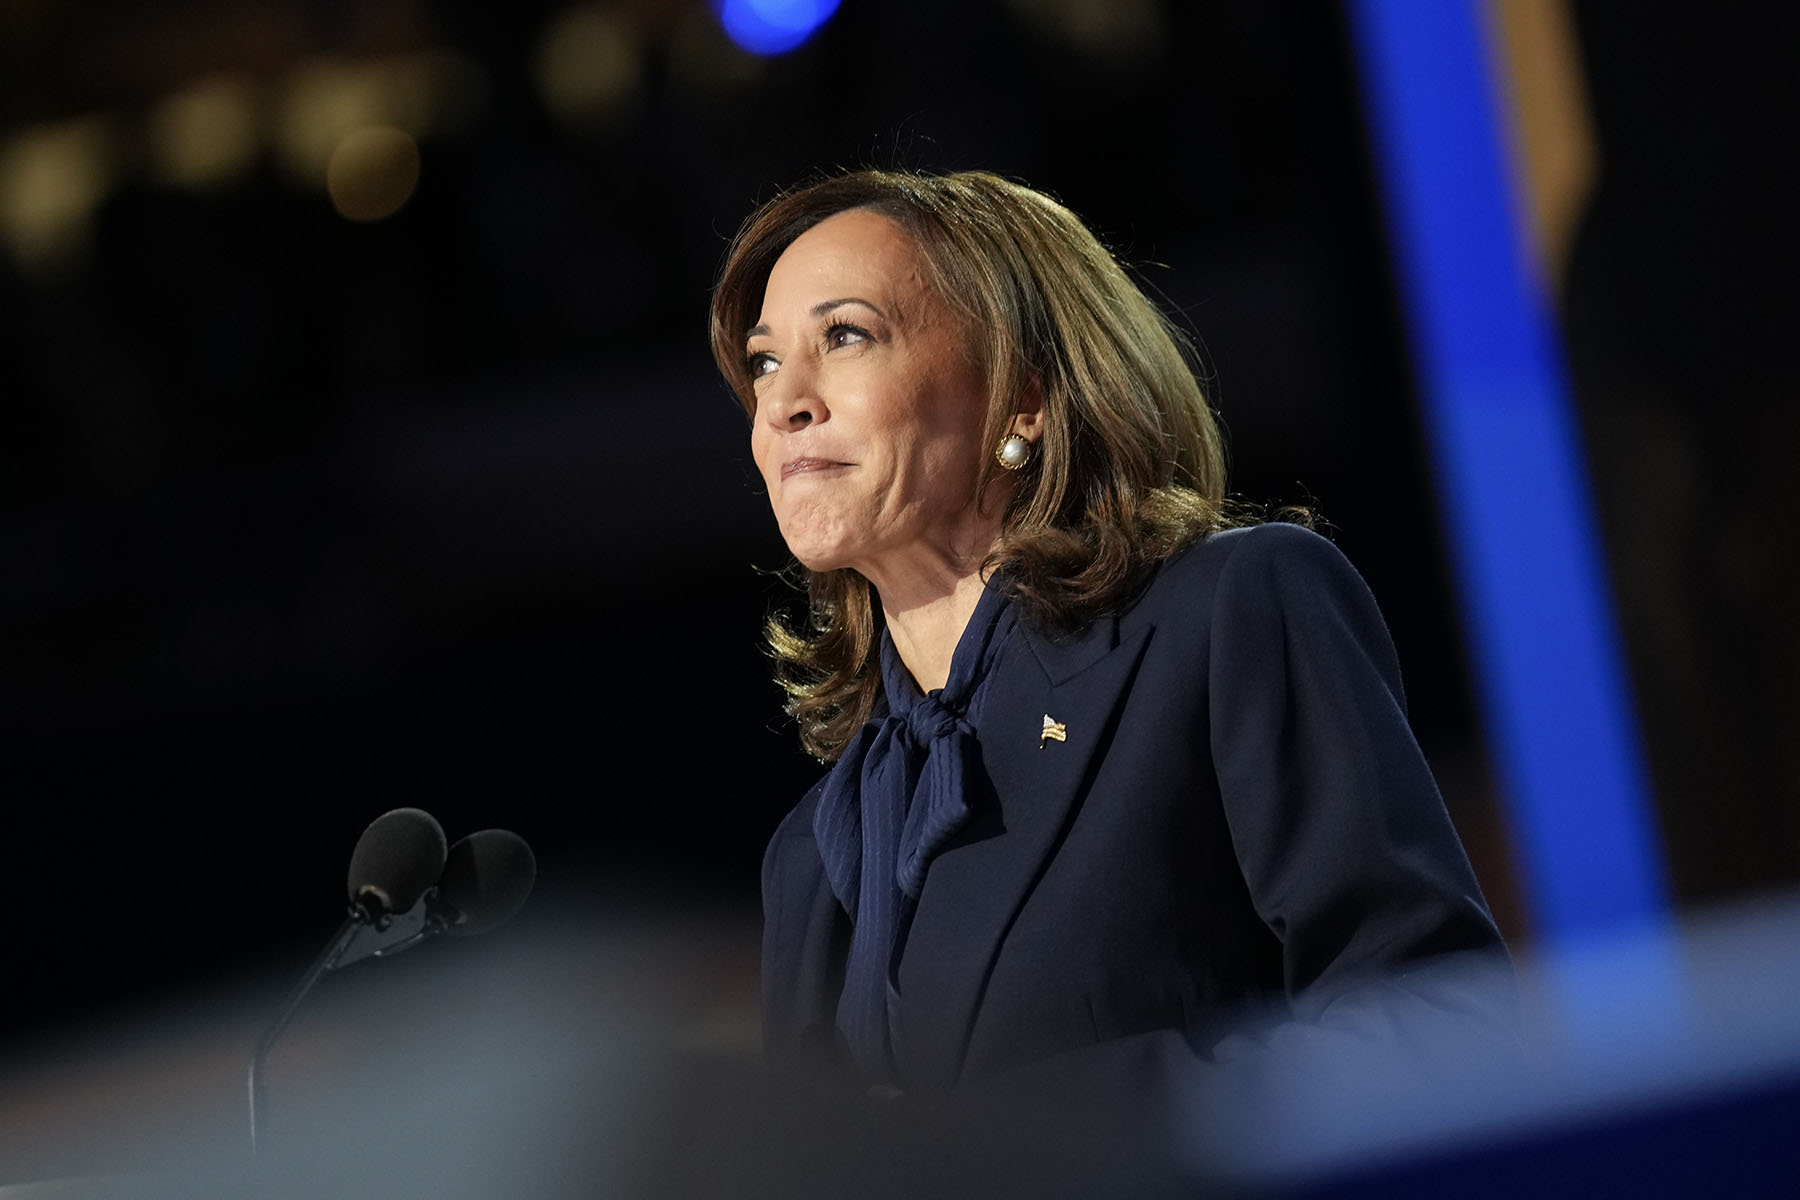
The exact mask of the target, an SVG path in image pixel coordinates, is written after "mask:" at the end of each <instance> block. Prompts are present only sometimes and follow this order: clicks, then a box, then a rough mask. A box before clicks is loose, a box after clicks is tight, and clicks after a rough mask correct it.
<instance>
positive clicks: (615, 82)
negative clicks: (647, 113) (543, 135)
mask: <svg viewBox="0 0 1800 1200" xmlns="http://www.w3.org/2000/svg"><path fill="white" fill-rule="evenodd" d="M640 41H641V39H640V38H639V36H638V34H637V31H636V29H635V28H633V26H632V24H631V23H630V22H629V21H628V20H627V19H626V18H625V17H624V16H622V15H621V14H620V13H618V12H617V11H615V10H613V9H612V8H610V7H607V6H604V5H599V4H582V5H577V6H576V7H574V8H571V9H570V10H568V11H567V12H565V13H563V14H562V15H561V16H560V17H558V18H557V19H556V20H554V21H552V22H551V23H550V25H549V27H548V28H547V29H545V31H544V35H543V39H542V41H540V42H539V44H538V49H537V56H536V62H535V64H534V65H535V72H536V78H537V85H538V90H539V91H540V92H541V93H542V94H543V97H544V104H545V107H547V108H549V110H550V111H551V112H553V113H555V114H556V115H557V116H559V117H561V118H563V119H564V120H593V119H601V118H605V117H608V116H610V115H612V114H614V113H617V112H618V111H619V110H620V109H621V108H622V106H623V105H624V104H625V102H626V101H627V100H628V99H629V98H630V97H631V95H632V94H633V93H634V92H635V91H636V90H637V87H638V82H639V79H640V78H641V75H642V70H641V67H640V64H641V62H642V61H643V57H644V53H643V48H642V46H641V45H640V44H639V43H640Z"/></svg>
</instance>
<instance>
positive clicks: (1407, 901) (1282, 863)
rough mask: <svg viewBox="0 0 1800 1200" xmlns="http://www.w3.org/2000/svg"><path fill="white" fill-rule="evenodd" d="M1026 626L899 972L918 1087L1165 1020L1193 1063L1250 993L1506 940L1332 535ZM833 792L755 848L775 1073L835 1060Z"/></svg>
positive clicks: (1335, 988) (1305, 1007)
mask: <svg viewBox="0 0 1800 1200" xmlns="http://www.w3.org/2000/svg"><path fill="white" fill-rule="evenodd" d="M1016 637H1018V638H1019V639H1021V640H1022V642H1023V649H1022V650H1021V649H1020V648H1018V647H1012V648H1009V650H1008V652H1007V653H1006V654H1005V655H1004V656H1003V657H1002V659H1001V661H1000V663H999V664H998V666H997V667H996V669H995V674H994V675H993V676H992V677H991V678H990V679H989V680H988V681H987V683H986V684H985V685H984V686H985V687H986V688H988V689H990V690H989V691H988V693H987V696H986V699H985V700H984V706H983V711H984V714H985V715H984V717H983V720H982V723H981V726H980V728H979V729H978V730H977V738H978V741H979V747H980V750H979V755H978V756H977V761H976V763H975V764H974V766H972V768H971V772H972V774H973V775H974V776H976V777H977V780H978V781H979V783H980V786H978V787H977V788H976V790H975V792H974V793H973V796H974V797H977V799H976V813H975V815H974V817H973V819H972V820H971V821H970V823H969V825H968V826H967V827H966V828H964V829H963V830H962V832H961V833H960V834H959V835H958V836H957V837H956V838H955V839H954V840H953V841H952V842H951V843H950V844H949V845H948V846H946V847H945V848H944V850H943V851H942V852H940V853H939V855H938V856H937V857H936V858H935V859H934V860H933V861H932V863H931V865H930V869H929V872H928V874H927V876H926V879H925V884H924V888H923V891H922V893H921V895H920V897H919V901H918V907H917V910H916V912H915V914H914V917H913V920H912V924H911V928H910V931H909V933H908V934H907V936H906V941H905V944H904V948H903V951H902V955H901V958H900V961H899V965H898V968H897V985H896V986H897V990H898V993H899V994H898V997H897V1000H896V1004H897V1009H896V1012H897V1017H896V1027H895V1036H894V1042H895V1057H896V1059H897V1061H898V1063H899V1065H900V1070H901V1073H902V1075H903V1078H904V1080H905V1083H906V1085H907V1087H908V1088H909V1089H918V1090H937V1089H943V1088H949V1087H951V1086H954V1085H957V1084H958V1083H959V1082H962V1081H965V1080H969V1079H973V1078H979V1077H986V1076H992V1075H994V1074H996V1073H999V1072H1004V1071H1007V1070H1008V1069H1010V1068H1014V1067H1018V1066H1021V1065H1024V1064H1027V1063H1031V1062H1033V1061H1035V1060H1040V1059H1045V1058H1048V1057H1050V1056H1053V1055H1059V1054H1062V1053H1064V1052H1067V1051H1073V1050H1079V1049H1081V1048H1083V1047H1088V1046H1094V1045H1099V1044H1104V1043H1108V1042H1114V1041H1117V1040H1119V1039H1129V1038H1133V1037H1134V1036H1135V1035H1140V1034H1145V1033H1151V1032H1154V1031H1161V1030H1169V1031H1177V1032H1179V1033H1180V1034H1181V1035H1182V1037H1183V1038H1184V1039H1185V1040H1186V1041H1187V1043H1188V1044H1189V1045H1191V1046H1192V1047H1193V1048H1194V1050H1195V1051H1196V1052H1197V1053H1199V1054H1201V1055H1202V1056H1204V1055H1205V1054H1206V1053H1207V1051H1208V1050H1209V1048H1210V1047H1211V1046H1212V1045H1213V1043H1214V1042H1216V1041H1217V1040H1218V1039H1219V1038H1220V1037H1221V1036H1223V1034H1224V1033H1225V1032H1226V1031H1227V1022H1229V1021H1230V1020H1231V1019H1233V1018H1234V1017H1236V1016H1237V1015H1239V1014H1241V1013H1243V1012H1244V1011H1245V1010H1246V1009H1247V1008H1249V1007H1252V1006H1255V1005H1258V1004H1262V1003H1266V1002H1268V1001H1270V1000H1275V1001H1277V1002H1278V1003H1280V1004H1282V1005H1284V1006H1285V1008H1286V1011H1288V1012H1289V1013H1291V1015H1292V1016H1293V1018H1294V1019H1296V1020H1299V1021H1318V1020H1320V1019H1321V1018H1322V1017H1323V1016H1324V1015H1325V1014H1326V1013H1327V1012H1328V1010H1329V1009H1330V1008H1331V1006H1332V1005H1333V1003H1334V1002H1335V1001H1337V1000H1339V999H1340V998H1341V997H1344V996H1346V995H1348V994H1349V993H1351V992H1353V991H1355V990H1356V989H1358V988H1359V987H1360V986H1361V985H1363V984H1365V983H1369V982H1371V981H1373V980H1376V979H1378V978H1383V977H1387V976H1389V975H1391V974H1392V973H1393V972H1395V971H1399V970H1403V969H1404V968H1405V967H1406V966H1407V964H1409V963H1412V962H1415V961H1419V960H1426V959H1429V958H1432V957H1433V956H1437V955H1442V954H1447V953H1450V952H1454V951H1466V950H1496V951H1499V950H1500V939H1499V935H1498V933H1497V931H1496V929H1495V926H1494V923H1493V920H1492V918H1491V917H1490V915H1489V913H1488V910H1487V907H1486V904H1485V903H1484V901H1483V899H1482V896H1481V892H1480V888H1479V886H1478V885H1477V883H1476V881H1475V877H1474V873H1473V872H1472V871H1471V869H1470V867H1469V862H1468V859H1467V857H1466V856H1465V854H1464V853H1463V849H1462V845H1461V843H1460V842H1459V841H1458V839H1457V836H1456V832H1455V830H1454V829H1453V827H1452V825H1451V822H1450V818H1449V815H1448V814H1447V813H1446V811H1445V809H1444V804H1443V801H1442V799H1441V798H1440V796H1439V794H1438V791H1437V787H1436V784H1435V783H1434V782H1433V779H1432V776H1431V772H1430V769H1429V768H1428V767H1427V765H1426V763H1425V759H1424V756H1423V755H1422V754H1421V752H1420V750H1419V747H1418V744H1417V742H1416V741H1415V740H1414V738H1413V735H1412V731H1411V729H1410V728H1409V727H1408V725H1407V720H1406V706H1405V699H1404V695H1403V693H1402V690H1401V683H1400V671H1399V664H1398V661H1397V659H1396V657H1395V653H1394V649H1393V644H1392V641H1391V639H1390V638H1389V636H1388V632H1387V628H1386V626H1385V625H1384V624H1383V622H1382V619H1381V615H1380V613H1379V612H1378V611H1377V609H1376V606H1375V601H1374V599H1373V597H1372V596H1371V595H1370V593H1369V590H1368V587H1367V586H1366V585H1365V584H1364V583H1363V581H1362V578H1361V577H1360V576H1359V575H1358V574H1357V573H1356V571H1355V570H1354V569H1353V568H1352V567H1351V566H1350V564H1349V563H1348V562H1347V561H1346V560H1345V559H1344V557H1343V556H1342V554H1340V553H1339V552H1338V550H1337V549H1336V548H1335V547H1334V546H1332V545H1331V543H1329V542H1327V541H1325V540H1324V539H1323V538H1321V537H1319V536H1317V535H1316V534H1313V533H1311V532H1309V531H1307V530H1304V529H1301V528H1299V527H1296V526H1292V525H1282V524H1269V525H1260V526H1255V527H1252V528H1247V529H1237V530H1230V531H1225V532H1220V533H1215V534H1212V535H1210V536H1208V537H1206V538H1204V539H1202V540H1201V541H1200V542H1198V543H1196V544H1195V545H1194V546H1191V547H1189V548H1188V549H1186V550H1184V551H1183V552H1181V553H1179V554H1177V555H1175V556H1174V557H1173V558H1171V559H1169V560H1168V561H1167V562H1165V563H1164V564H1162V565H1161V566H1160V567H1159V568H1158V569H1157V570H1156V572H1155V574H1154V575H1153V576H1152V577H1151V579H1150V580H1149V581H1148V583H1147V585H1146V586H1145V587H1144V588H1143V589H1142V590H1141V592H1140V594H1139V596H1138V598H1137V599H1136V600H1135V601H1134V602H1133V603H1132V604H1131V605H1130V606H1129V607H1128V608H1127V609H1126V610H1125V611H1123V612H1121V613H1119V614H1117V615H1114V616H1109V617H1106V618H1104V619H1101V620H1098V621H1096V622H1095V623H1094V624H1093V625H1092V626H1090V627H1089V628H1088V629H1086V630H1085V631H1084V632H1083V633H1081V634H1080V635H1079V636H1077V637H1074V638H1072V639H1060V640H1059V639H1056V638H1051V637H1048V636H1045V635H1043V634H1041V633H1039V632H1037V631H1035V630H1032V629H1029V628H1027V627H1026V624H1025V623H1023V622H1021V624H1020V627H1019V632H1018V634H1017V635H1016ZM1046 718H1049V719H1051V720H1053V721H1056V722H1058V723H1060V724H1061V725H1062V726H1063V727H1064V728H1065V729H1066V733H1067V740H1066V741H1061V742H1058V741H1055V740H1046V739H1044V738H1043V726H1044V721H1045V719H1046ZM819 792H820V788H819V787H818V786H815V787H814V788H813V789H812V790H811V791H810V792H808V793H807V795H806V796H805V798H803V799H802V800H801V802H800V803H799V805H798V806H796V807H795V808H794V810H793V811H792V812H791V813H790V814H789V815H788V817H787V818H786V819H785V820H784V821H783V822H782V823H781V825H780V827H779V828H778V830H777V831H776V833H775V836H774V838H773V840H772V841H771V843H770V845H769V848H768V852H767V854H766V856H765V858H764V862H763V901H764V917H765V925H764V937H763V1009H764V1034H765V1044H766V1049H767V1051H768V1054H769V1056H770V1058H771V1060H772V1062H773V1063H774V1064H776V1065H777V1066H778V1067H786V1068H791V1069H799V1070H807V1071H810V1070H820V1069H823V1070H826V1071H832V1070H843V1069H845V1068H843V1067H842V1063H843V1062H844V1061H847V1060H845V1059H843V1057H842V1055H841V1050H840V1047H839V1043H838V1038H837V1035H836V1033H835V1030H834V1027H833V1018H834V1015H835V1012H836V1007H837V1001H838V996H839V993H840V991H841V990H842V980H843V969H844V960H845V955H846V953H847V950H848V946H849V934H850V926H849V921H848V919H847V917H846V915H845V913H844V912H843V909H842V908H841V907H840V906H839V904H838V902H837V900H836V898H835V897H834V896H833V895H832V892H831V888H830V886H829V884H828V882H827V880H826V877H825V873H824V868H823V863H822V861H821V859H820V855H819V849H818V846H817V844H816V842H815V841H814V838H813V812H814V809H815V806H816V805H817V802H818V797H819ZM1501 953H1503V951H1501Z"/></svg>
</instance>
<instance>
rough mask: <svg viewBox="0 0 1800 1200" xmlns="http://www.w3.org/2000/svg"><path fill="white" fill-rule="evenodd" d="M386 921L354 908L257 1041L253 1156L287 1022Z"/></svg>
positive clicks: (253, 1061)
mask: <svg viewBox="0 0 1800 1200" xmlns="http://www.w3.org/2000/svg"><path fill="white" fill-rule="evenodd" d="M387 921H388V918H387V917H386V916H385V915H384V916H380V917H377V918H375V919H374V920H373V921H372V922H371V920H370V918H369V914H368V913H367V912H366V911H365V910H363V909H362V908H359V907H356V906H352V907H351V909H350V915H349V916H348V917H346V918H345V919H344V923H343V924H342V925H340V926H338V931H337V932H336V933H335V934H333V935H332V937H331V940H330V941H329V942H327V943H325V949H324V950H322V951H320V952H319V957H318V958H316V959H314V960H313V964H312V966H310V967H308V968H307V969H306V974H304V975H302V976H301V977H300V982H299V983H296V984H295V985H294V989H293V990H292V991H290V992H289V993H288V995H287V999H286V1000H284V1001H282V1003H281V1008H280V1009H278V1010H277V1011H276V1013H275V1019H274V1020H272V1021H270V1022H269V1025H268V1028H266V1029H264V1030H263V1032H262V1036H261V1037H259V1038H257V1039H256V1049H255V1050H253V1051H251V1054H250V1081H249V1082H250V1153H251V1154H253V1155H254V1154H255V1153H256V1152H257V1149H258V1139H259V1135H260V1126H261V1124H262V1123H263V1120H264V1118H263V1111H264V1110H265V1109H266V1108H267V1107H268V1096H267V1095H266V1090H265V1085H264V1083H263V1077H262V1074H263V1065H264V1061H265V1060H266V1059H267V1058H268V1057H269V1051H270V1050H271V1049H273V1048H274V1046H275V1042H276V1040H277V1039H278V1038H280V1037H281V1035H282V1033H283V1031H285V1030H286V1029H287V1027H288V1022H289V1021H292V1020H293V1019H294V1013H295V1012H296V1011H298V1010H299V1008H300V1003H301V1001H303V1000H305V999H306V997H307V995H308V993H310V992H311V991H312V990H313V988H314V986H316V985H317V984H318V982H319V980H320V979H322V978H324V976H325V973H326V972H327V971H329V970H331V969H332V968H333V967H335V966H337V964H338V960H339V959H340V958H342V957H343V955H344V951H345V950H347V949H348V948H349V946H350V942H351V940H352V939H353V938H355V937H356V935H357V933H358V932H359V931H361V930H362V929H363V928H364V927H365V926H367V925H370V924H374V925H375V927H376V928H377V929H382V928H385V927H386V924H387Z"/></svg>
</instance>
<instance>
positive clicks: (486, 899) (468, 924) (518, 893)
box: [437, 829, 537, 937]
mask: <svg viewBox="0 0 1800 1200" xmlns="http://www.w3.org/2000/svg"><path fill="white" fill-rule="evenodd" d="M536 880H537V859H536V858H534V857H533V856H532V853H531V847H530V846H528V845H526V844H525V839H524V838H522V837H520V836H519V835H518V834H516V833H514V832H512V831H511V830H510V829H483V830H481V831H479V832H477V833H471V834H470V835H469V836H468V837H466V838H463V839H462V840H460V841H459V842H457V843H456V845H454V846H452V847H450V856H449V858H448V859H447V860H446V861H445V863H444V877H443V878H442V879H440V880H439V881H438V890H437V898H438V901H439V903H441V904H444V905H447V906H448V907H449V908H450V909H452V910H454V912H455V914H456V919H455V920H454V921H452V922H451V923H450V924H449V926H448V930H447V931H448V932H450V933H453V934H456V935H457V936H459V937H467V936H469V935H471V934H476V933H486V932H487V931H488V930H490V929H492V928H494V926H496V925H500V924H504V923H505V922H506V920H507V919H508V918H510V917H511V916H512V915H513V914H514V913H516V912H518V911H519V909H520V908H522V907H524V905H525V898H526V897H527V896H529V895H531V885H532V884H533V883H534V882H536Z"/></svg>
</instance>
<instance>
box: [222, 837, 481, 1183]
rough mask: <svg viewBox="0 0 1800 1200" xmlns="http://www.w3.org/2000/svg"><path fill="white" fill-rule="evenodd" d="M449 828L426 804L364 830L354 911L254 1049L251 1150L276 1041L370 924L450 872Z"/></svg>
mask: <svg viewBox="0 0 1800 1200" xmlns="http://www.w3.org/2000/svg"><path fill="white" fill-rule="evenodd" d="M445 858H446V851H445V849H444V830H443V827H442V826H440V825H439V824H438V823H437V820H436V819H435V818H434V817H432V815H431V814H430V813H428V812H425V811H424V810H423V809H417V808H396V809H394V810H392V811H391V812H385V813H383V814H381V815H380V816H379V817H376V818H375V820H374V821H372V822H371V823H370V824H369V827H368V828H367V829H365V830H363V834H362V836H361V837H360V838H358V839H357V840H356V849H355V850H354V851H352V852H351V855H350V874H349V877H348V879H347V880H346V885H345V886H346V891H347V892H348V894H349V898H350V914H349V916H347V917H346V918H345V919H344V923H343V924H342V925H340V926H338V931H337V932H336V933H335V934H333V935H332V938H331V940H330V941H329V942H327V943H325V949H324V950H322V951H320V953H319V957H318V958H316V959H314V960H313V964H312V966H310V967H308V968H307V969H306V974H304V975H302V976H301V977H300V982H299V983H297V984H295V985H294V989H293V990H292V991H291V992H289V993H288V996H287V999H286V1000H284V1001H283V1002H282V1005H281V1008H280V1009H278V1010H277V1011H276V1013H275V1019H274V1020H272V1021H270V1022H269V1025H268V1028H266V1029H264V1030H263V1033H262V1036H261V1037H260V1038H258V1039H257V1040H256V1047H255V1049H253V1050H252V1051H251V1053H250V1080H249V1083H250V1150H251V1152H252V1153H255V1151H256V1148H257V1139H258V1134H259V1132H260V1130H259V1125H260V1124H261V1123H262V1120H263V1116H262V1114H263V1110H264V1109H265V1108H267V1102H266V1099H265V1097H264V1095H263V1082H262V1069H263V1063H264V1062H265V1060H267V1059H268V1057H269V1051H270V1050H271V1049H273V1048H274V1046H275V1041H276V1039H277V1038H279V1037H280V1036H281V1035H282V1032H283V1031H284V1030H286V1029H287V1027H288V1022H289V1021H291V1020H293V1019H294V1013H295V1012H296V1011H298V1010H299V1008H300V1003H301V1001H303V1000H305V999H306V997H307V996H308V994H310V993H311V992H312V990H313V988H314V986H315V985H317V984H318V982H319V980H320V979H321V978H323V977H324V975H325V973H326V972H327V971H330V970H332V969H333V968H335V967H336V966H338V964H339V962H340V961H341V960H342V958H343V956H344V951H345V950H347V949H348V948H349V946H350V943H351V941H352V940H354V939H355V937H356V935H357V934H358V933H359V932H360V931H361V930H363V929H364V928H368V927H374V928H375V929H378V930H380V929H386V928H387V926H388V924H389V923H390V922H391V921H392V920H393V918H394V916H395V915H396V914H399V913H404V912H406V911H407V910H408V909H410V908H412V906H413V905H415V904H417V903H418V902H419V897H420V896H422V895H423V894H424V892H425V889H426V888H429V887H430V886H431V885H432V883H433V882H435V881H436V880H437V878H438V876H439V875H441V874H443V872H444V861H445Z"/></svg>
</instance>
